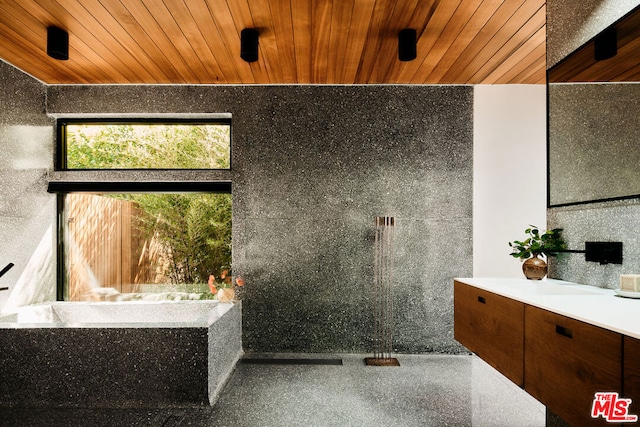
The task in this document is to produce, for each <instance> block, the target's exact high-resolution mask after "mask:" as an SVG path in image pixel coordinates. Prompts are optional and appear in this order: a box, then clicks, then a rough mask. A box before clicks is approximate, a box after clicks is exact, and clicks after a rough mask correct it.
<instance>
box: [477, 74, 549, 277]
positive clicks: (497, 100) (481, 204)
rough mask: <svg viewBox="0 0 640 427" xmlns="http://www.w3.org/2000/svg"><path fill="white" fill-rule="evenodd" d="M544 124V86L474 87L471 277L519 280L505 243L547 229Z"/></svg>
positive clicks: (515, 262) (517, 265) (519, 271)
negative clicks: (532, 228) (534, 228)
mask: <svg viewBox="0 0 640 427" xmlns="http://www.w3.org/2000/svg"><path fill="white" fill-rule="evenodd" d="M546 126H547V121H546V86H545V85H491V86H488V85H480V86H475V88H474V128H473V133H474V141H473V144H474V153H473V155H474V160H473V161H474V171H473V187H474V188H473V199H474V200H473V275H474V276H475V277H522V269H521V268H522V267H521V262H520V260H517V259H515V258H513V257H511V256H510V255H509V253H511V248H509V245H508V242H509V241H512V240H514V239H518V240H522V238H524V237H525V234H524V230H525V228H526V227H527V226H528V225H529V224H534V225H536V226H539V227H546V204H547V197H546V191H547V170H546V161H547V155H546V150H547V148H546V147H547V144H546Z"/></svg>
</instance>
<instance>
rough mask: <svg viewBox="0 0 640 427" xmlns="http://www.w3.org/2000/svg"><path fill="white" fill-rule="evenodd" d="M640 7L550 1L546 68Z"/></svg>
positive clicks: (620, 0)
mask: <svg viewBox="0 0 640 427" xmlns="http://www.w3.org/2000/svg"><path fill="white" fill-rule="evenodd" d="M638 5H640V1H638V0H581V1H567V0H547V67H551V66H552V65H554V64H556V63H557V62H558V61H560V60H562V58H564V57H565V56H567V55H568V54H569V53H571V52H573V51H574V50H576V49H577V48H578V47H580V46H581V45H583V44H584V43H586V42H587V41H588V40H590V39H591V38H592V37H593V36H595V35H596V34H598V33H599V32H600V31H602V30H604V29H605V28H607V27H608V26H609V25H611V24H612V23H613V22H615V21H617V20H618V19H620V18H621V17H623V16H624V15H625V14H626V13H627V12H629V11H630V10H632V9H633V8H634V7H636V6H638Z"/></svg>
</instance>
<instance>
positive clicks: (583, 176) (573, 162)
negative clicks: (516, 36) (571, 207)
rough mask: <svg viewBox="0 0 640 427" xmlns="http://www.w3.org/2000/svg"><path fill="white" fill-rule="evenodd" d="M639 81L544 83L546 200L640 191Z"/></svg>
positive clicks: (596, 197) (570, 200)
mask: <svg viewBox="0 0 640 427" xmlns="http://www.w3.org/2000/svg"><path fill="white" fill-rule="evenodd" d="M639 111H640V84H637V83H624V84H612V83H606V84H594V83H589V84H550V85H549V191H550V198H549V200H550V203H551V205H560V204H566V203H575V202H582V201H585V200H602V199H608V198H613V197H623V196H629V195H634V194H640V174H639V173H638V165H639V164H640V150H638V139H640V123H639V122H638V112H639Z"/></svg>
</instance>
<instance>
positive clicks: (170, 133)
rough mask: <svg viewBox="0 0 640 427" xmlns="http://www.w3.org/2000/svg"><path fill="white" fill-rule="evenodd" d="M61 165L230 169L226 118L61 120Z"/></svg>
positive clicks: (59, 163) (78, 167)
mask: <svg viewBox="0 0 640 427" xmlns="http://www.w3.org/2000/svg"><path fill="white" fill-rule="evenodd" d="M58 129H59V130H58V136H59V141H61V146H60V149H59V153H60V157H59V159H58V166H59V169H68V170H74V169H229V168H230V167H231V149H230V147H231V132H230V129H231V127H230V123H229V122H228V121H217V122H203V121H188V120H180V121H162V122H160V121H132V122H123V121H91V122H90V121H78V120H66V121H64V122H61V123H60V124H59V126H58Z"/></svg>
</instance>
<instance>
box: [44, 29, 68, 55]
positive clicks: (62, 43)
mask: <svg viewBox="0 0 640 427" xmlns="http://www.w3.org/2000/svg"><path fill="white" fill-rule="evenodd" d="M47 55H49V56H50V57H52V58H54V59H59V60H61V61H66V60H67V59H69V33H67V32H66V31H65V30H63V29H62V28H58V27H54V26H51V27H48V28H47Z"/></svg>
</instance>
